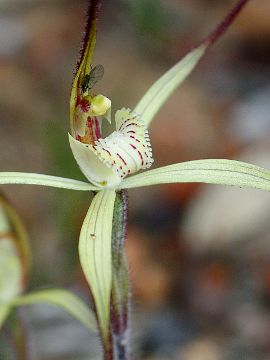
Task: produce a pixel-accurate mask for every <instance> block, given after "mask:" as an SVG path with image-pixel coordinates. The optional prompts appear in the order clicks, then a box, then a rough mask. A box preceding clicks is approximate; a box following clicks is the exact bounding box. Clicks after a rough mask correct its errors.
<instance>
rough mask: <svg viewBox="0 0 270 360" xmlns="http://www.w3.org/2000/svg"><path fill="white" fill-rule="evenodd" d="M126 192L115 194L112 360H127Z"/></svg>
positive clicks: (128, 297)
mask: <svg viewBox="0 0 270 360" xmlns="http://www.w3.org/2000/svg"><path fill="white" fill-rule="evenodd" d="M127 207H128V198H127V192H126V191H121V192H119V193H117V195H116V200H115V205H114V216H113V230H112V274H113V277H112V295H111V309H110V310H111V314H110V331H111V341H112V342H111V350H112V351H111V353H112V359H113V360H129V359H130V358H131V357H130V354H129V339H128V330H129V329H128V320H129V316H128V315H129V314H128V313H129V300H130V291H129V288H130V287H129V276H128V270H127V262H126V257H125V253H124V245H125V238H126V226H127Z"/></svg>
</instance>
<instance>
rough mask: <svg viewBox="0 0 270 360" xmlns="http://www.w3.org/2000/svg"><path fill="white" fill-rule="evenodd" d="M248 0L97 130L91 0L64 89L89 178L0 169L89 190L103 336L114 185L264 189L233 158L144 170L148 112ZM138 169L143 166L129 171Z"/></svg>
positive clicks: (21, 180)
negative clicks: (105, 131) (109, 126)
mask: <svg viewBox="0 0 270 360" xmlns="http://www.w3.org/2000/svg"><path fill="white" fill-rule="evenodd" d="M247 2H248V0H240V1H238V3H237V5H236V6H235V7H234V8H233V9H232V11H231V12H230V13H229V14H228V15H227V17H226V18H225V19H224V21H223V22H222V23H221V24H220V25H218V27H217V28H216V29H215V30H214V31H213V32H212V33H211V34H210V35H209V36H208V37H207V38H206V39H205V40H204V41H203V42H202V43H201V44H200V45H199V46H197V47H195V48H194V49H193V50H192V51H190V52H189V53H188V54H187V55H186V56H185V57H184V58H183V59H182V60H180V61H179V62H178V63H177V64H176V65H175V66H174V67H172V68H171V69H170V70H169V71H168V72H166V73H165V74H164V75H163V76H162V77H161V78H160V79H159V80H157V81H156V82H155V83H154V84H153V86H151V87H150V89H149V90H148V91H147V92H146V94H145V95H144V96H143V97H142V99H141V100H140V101H139V103H138V104H137V106H135V108H134V110H130V109H127V108H123V109H121V110H118V111H117V112H116V114H115V117H114V123H115V128H114V129H113V130H114V131H112V133H111V134H110V135H109V136H107V137H103V136H102V122H103V121H104V120H105V121H109V122H111V101H110V99H108V98H107V97H106V96H105V95H102V94H95V93H94V91H93V88H94V84H95V82H96V81H98V80H99V79H100V78H101V77H102V75H103V68H102V67H101V66H99V65H98V66H95V67H93V65H92V56H93V52H94V48H95V43H96V18H97V12H98V8H99V1H98V0H93V1H91V3H90V6H89V13H88V23H87V27H86V33H85V39H84V42H83V49H82V52H81V58H80V59H79V62H78V67H77V71H76V75H75V77H74V81H73V86H72V91H71V99H70V124H71V133H70V134H69V143H70V147H71V150H72V152H73V155H74V158H75V159H76V161H77V163H78V165H79V167H80V169H81V171H82V172H83V173H84V175H85V176H86V178H87V179H88V182H82V181H77V180H72V179H65V178H59V177H55V176H48V175H42V174H30V173H14V172H3V173H1V174H0V184H33V185H44V186H53V187H58V188H66V189H71V190H81V191H93V192H95V193H96V194H95V197H94V199H93V201H92V203H91V205H90V208H89V210H88V213H87V215H86V218H85V220H84V222H83V225H82V229H81V233H80V241H79V254H80V261H81V264H82V268H83V271H84V274H85V276H86V279H87V281H88V283H89V286H90V288H91V292H92V295H93V300H94V305H95V308H96V314H97V321H98V325H99V329H100V333H101V336H102V338H103V339H105V340H106V339H108V337H109V336H110V335H109V332H110V317H111V314H110V301H111V293H112V286H113V285H112V283H113V277H114V276H115V273H114V270H113V264H112V262H113V254H112V246H113V244H112V229H113V214H114V208H115V202H116V198H117V194H118V193H119V192H120V191H121V190H123V189H131V188H136V187H144V186H149V185H156V184H165V183H167V184H168V183H184V182H203V183H211V184H223V185H234V186H239V187H249V188H257V189H261V190H266V191H270V171H269V170H267V169H263V168H260V167H258V166H256V165H252V164H248V163H244V162H240V161H234V160H226V159H208V160H196V161H188V162H182V163H178V164H172V165H168V166H165V167H161V168H157V169H153V170H146V169H148V168H149V167H150V166H151V165H152V164H153V157H152V150H151V144H150V139H149V133H148V128H149V126H150V124H151V121H152V120H153V118H154V116H155V114H156V113H157V112H158V110H159V109H160V107H161V106H162V105H163V104H164V102H165V101H166V100H167V99H168V97H169V96H170V95H171V94H172V93H173V91H174V90H175V89H176V88H177V87H178V86H179V85H180V84H182V83H183V81H184V80H185V79H186V78H187V77H188V75H189V74H190V73H191V72H192V70H193V69H194V68H195V66H196V65H197V64H198V63H199V61H200V60H201V59H202V57H203V56H204V55H205V54H206V53H207V51H208V50H209V49H210V48H211V46H212V45H213V44H214V43H215V41H216V40H217V39H218V38H219V37H220V36H221V35H222V34H223V33H224V32H225V31H226V29H227V28H228V27H229V26H230V25H231V23H232V21H233V20H234V19H235V18H236V16H237V15H238V14H239V12H240V11H241V9H242V8H243V7H244V6H245V5H246V4H247ZM141 170H146V171H144V172H142V173H140V174H135V173H137V172H139V171H141Z"/></svg>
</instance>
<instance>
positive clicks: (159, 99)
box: [134, 44, 208, 126]
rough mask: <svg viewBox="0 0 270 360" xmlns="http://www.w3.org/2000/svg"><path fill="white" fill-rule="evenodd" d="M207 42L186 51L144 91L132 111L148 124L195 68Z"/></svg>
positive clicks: (206, 46) (205, 48)
mask: <svg viewBox="0 0 270 360" xmlns="http://www.w3.org/2000/svg"><path fill="white" fill-rule="evenodd" d="M207 48H208V44H202V45H201V46H199V47H198V48H195V49H194V50H192V51H191V52H190V53H188V54H187V55H186V56H185V57H184V58H183V59H182V60H180V61H179V62H178V63H177V64H176V65H174V66H173V67H172V68H171V69H170V70H169V71H167V72H166V73H165V74H164V75H163V76H162V77H161V78H159V79H158V80H157V81H156V82H155V83H154V84H153V85H152V86H151V87H150V89H149V90H148V91H147V92H146V93H145V95H144V96H143V97H142V99H141V100H140V101H139V103H138V104H137V105H136V107H135V109H134V112H136V113H138V114H139V115H140V116H141V117H142V119H143V120H144V122H145V124H146V126H149V125H150V123H151V121H152V119H153V118H154V116H155V115H156V113H157V112H158V111H159V109H160V108H161V107H162V105H163V104H164V103H165V101H166V100H167V99H168V98H169V96H170V95H171V94H172V93H173V92H174V91H175V89H176V88H177V87H178V86H180V85H181V84H182V83H183V82H184V81H185V79H186V78H187V77H188V75H189V74H190V73H191V72H192V70H193V69H194V68H195V66H196V65H197V63H198V62H199V61H200V59H201V58H202V57H203V55H204V54H205V52H206V50H207Z"/></svg>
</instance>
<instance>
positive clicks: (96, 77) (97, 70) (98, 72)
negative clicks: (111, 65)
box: [88, 65, 104, 89]
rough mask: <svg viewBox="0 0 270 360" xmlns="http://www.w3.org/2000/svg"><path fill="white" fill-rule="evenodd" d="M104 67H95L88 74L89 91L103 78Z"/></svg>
mask: <svg viewBox="0 0 270 360" xmlns="http://www.w3.org/2000/svg"><path fill="white" fill-rule="evenodd" d="M103 75H104V67H103V66H102V65H96V66H95V67H94V68H93V69H92V70H91V72H90V75H89V80H88V89H91V88H92V87H93V86H94V85H95V84H96V83H97V82H98V81H100V80H101V79H102V78H103Z"/></svg>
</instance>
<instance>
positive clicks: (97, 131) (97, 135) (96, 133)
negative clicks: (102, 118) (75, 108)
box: [94, 117, 101, 140]
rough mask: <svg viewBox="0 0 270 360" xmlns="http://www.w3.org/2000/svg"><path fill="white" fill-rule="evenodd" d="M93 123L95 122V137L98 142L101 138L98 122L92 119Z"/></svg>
mask: <svg viewBox="0 0 270 360" xmlns="http://www.w3.org/2000/svg"><path fill="white" fill-rule="evenodd" d="M94 121H95V136H96V140H98V139H100V138H101V130H100V126H99V121H98V119H97V118H96V117H95V118H94Z"/></svg>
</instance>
